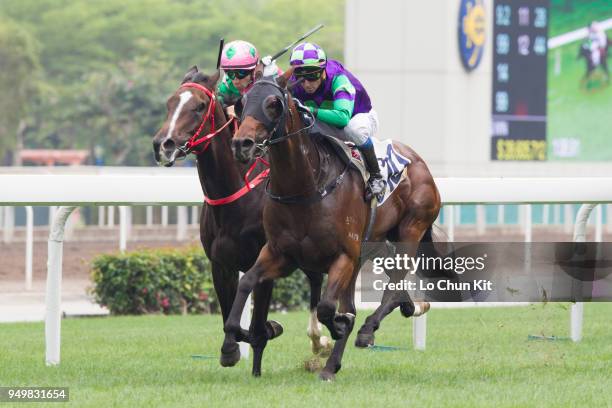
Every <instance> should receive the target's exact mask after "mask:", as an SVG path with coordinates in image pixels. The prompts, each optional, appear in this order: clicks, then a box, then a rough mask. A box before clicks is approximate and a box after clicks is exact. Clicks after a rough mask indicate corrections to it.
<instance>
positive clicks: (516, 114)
mask: <svg viewBox="0 0 612 408" xmlns="http://www.w3.org/2000/svg"><path fill="white" fill-rule="evenodd" d="M549 3H550V2H549V0H495V2H494V5H495V6H494V7H495V9H494V12H493V17H494V22H493V24H494V28H493V95H492V97H493V103H492V111H493V112H492V127H491V136H492V137H491V160H504V161H507V160H514V161H528V160H546V101H547V94H546V82H547V78H546V74H547V60H548V57H547V54H548V46H547V42H548V20H549Z"/></svg>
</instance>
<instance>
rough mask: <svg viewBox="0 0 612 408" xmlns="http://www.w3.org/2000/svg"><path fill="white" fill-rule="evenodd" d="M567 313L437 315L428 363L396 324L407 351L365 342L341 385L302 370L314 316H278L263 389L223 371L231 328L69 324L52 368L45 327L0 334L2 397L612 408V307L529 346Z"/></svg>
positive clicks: (384, 339) (393, 342)
mask: <svg viewBox="0 0 612 408" xmlns="http://www.w3.org/2000/svg"><path fill="white" fill-rule="evenodd" d="M567 308H568V305H567V304H548V305H546V306H542V305H534V306H529V307H514V308H501V309H470V310H432V311H430V314H429V319H428V322H427V324H428V337H427V350H426V351H425V352H417V351H413V350H412V348H411V347H410V333H411V324H410V323H411V322H410V321H409V320H406V319H403V318H402V317H401V316H400V315H399V313H397V312H396V313H394V314H392V315H391V316H390V318H389V319H388V320H386V321H385V322H384V324H383V327H382V328H381V330H380V332H379V335H378V337H377V340H378V343H379V344H381V345H385V346H396V347H400V348H402V350H398V351H384V352H374V351H370V350H360V349H356V348H354V347H353V346H352V341H353V340H354V333H353V335H352V336H351V345H350V346H349V347H348V348H347V352H346V353H345V358H344V364H343V368H342V370H341V372H340V373H339V375H338V377H337V380H336V382H335V383H331V384H330V383H321V382H319V381H318V380H317V378H316V375H315V374H312V373H308V372H305V371H304V370H303V368H302V366H303V361H304V360H305V359H306V358H307V357H308V356H309V352H308V346H307V338H306V336H305V333H306V322H307V317H308V316H307V313H304V312H301V313H290V314H284V315H281V314H277V315H275V316H274V318H275V319H277V320H279V321H281V322H282V323H283V325H284V326H285V334H283V336H281V337H280V338H279V339H276V340H274V341H273V342H272V343H270V345H269V347H268V349H267V350H266V354H265V356H264V367H263V377H262V378H259V379H256V378H251V376H250V362H246V363H245V362H241V363H240V364H239V365H238V366H236V367H234V368H221V367H220V366H219V364H218V361H217V355H218V350H219V348H220V345H221V340H222V335H221V325H220V317H219V316H190V317H180V316H176V317H164V316H150V317H113V318H98V319H88V320H87V319H80V320H79V319H74V320H64V321H63V326H62V364H61V365H60V366H59V367H52V368H49V367H45V366H44V364H43V355H44V329H43V325H42V324H41V323H36V324H0V385H4V386H7V385H11V386H65V387H70V398H71V405H73V406H79V407H81V406H90V407H110V406H129V407H144V406H146V407H149V406H152V407H153V406H163V407H170V406H177V407H189V406H194V407H195V406H199V407H217V406H232V407H237V406H251V407H255V406H270V407H275V406H278V407H281V406H289V407H297V406H299V407H301V406H303V407H326V406H335V407H338V406H350V407H359V406H372V407H374V406H386V407H393V406H398V407H399V406H408V405H411V406H417V407H422V406H445V407H446V406H465V407H472V406H487V407H493V406H494V407H503V406H551V407H557V406H606V405H608V406H610V405H612V393H611V392H610V390H612V375H611V373H612V323H611V320H610V316H612V304H603V303H600V304H587V305H586V307H585V327H584V340H583V341H582V342H581V343H579V344H574V343H571V342H568V341H537V340H536V341H533V340H528V335H529V334H536V335H545V336H550V335H556V336H567V334H568V333H567V331H568V322H569V311H568V310H567ZM364 317H365V313H364V312H360V313H359V316H358V321H359V322H361V321H363V318H364ZM192 355H203V356H211V357H213V358H212V359H193V358H192V357H191V356H192ZM0 405H3V406H4V405H6V404H0ZM19 406H23V405H19ZM36 406H41V404H36ZM51 406H55V407H57V406H58V405H57V404H55V405H51Z"/></svg>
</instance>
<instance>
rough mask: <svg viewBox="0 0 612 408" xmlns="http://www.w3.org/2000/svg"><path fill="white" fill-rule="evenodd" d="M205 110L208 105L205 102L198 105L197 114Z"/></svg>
mask: <svg viewBox="0 0 612 408" xmlns="http://www.w3.org/2000/svg"><path fill="white" fill-rule="evenodd" d="M204 108H206V104H205V103H204V102H202V103H200V104H198V106H196V111H197V112H202V111H204Z"/></svg>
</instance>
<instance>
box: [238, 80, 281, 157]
mask: <svg viewBox="0 0 612 408" xmlns="http://www.w3.org/2000/svg"><path fill="white" fill-rule="evenodd" d="M291 74H292V71H291V70H289V71H287V72H285V73H284V74H283V75H281V76H280V77H278V78H277V79H276V80H272V79H268V78H262V77H261V76H257V77H256V82H255V84H253V87H252V88H251V89H250V90H249V92H247V93H246V94H245V95H244V96H243V97H242V101H241V111H240V127H239V128H238V131H237V132H236V134H235V135H234V138H233V141H232V150H233V152H234V158H235V159H236V160H238V161H240V162H243V163H246V162H249V161H250V160H252V159H253V157H254V156H255V154H256V150H257V147H258V146H261V145H262V144H265V143H268V142H270V141H271V140H273V139H274V138H275V137H278V135H279V134H280V133H282V132H284V130H285V129H284V127H285V123H284V118H285V116H286V113H287V110H288V106H289V99H290V98H289V96H288V93H287V90H286V87H287V81H288V79H289V77H290V76H291Z"/></svg>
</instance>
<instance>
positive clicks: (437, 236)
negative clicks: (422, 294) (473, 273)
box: [417, 224, 457, 278]
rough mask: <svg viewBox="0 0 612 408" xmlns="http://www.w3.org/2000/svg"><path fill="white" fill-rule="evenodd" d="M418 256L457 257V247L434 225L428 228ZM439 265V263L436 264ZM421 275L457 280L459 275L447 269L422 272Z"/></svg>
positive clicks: (422, 239)
mask: <svg viewBox="0 0 612 408" xmlns="http://www.w3.org/2000/svg"><path fill="white" fill-rule="evenodd" d="M417 255H419V256H421V255H422V256H425V257H431V258H434V257H435V258H447V257H454V256H455V246H454V245H453V243H452V242H450V239H449V236H448V235H447V234H446V232H445V231H444V230H443V229H442V228H440V227H439V226H437V225H436V224H432V225H430V226H429V228H427V230H426V231H425V233H424V234H423V238H421V241H420V244H419V249H418V251H417ZM434 264H437V263H434ZM420 274H421V275H423V276H425V277H428V278H456V277H457V274H456V273H455V271H453V270H448V269H445V268H435V269H430V270H428V271H427V272H426V273H424V272H423V271H420Z"/></svg>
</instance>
